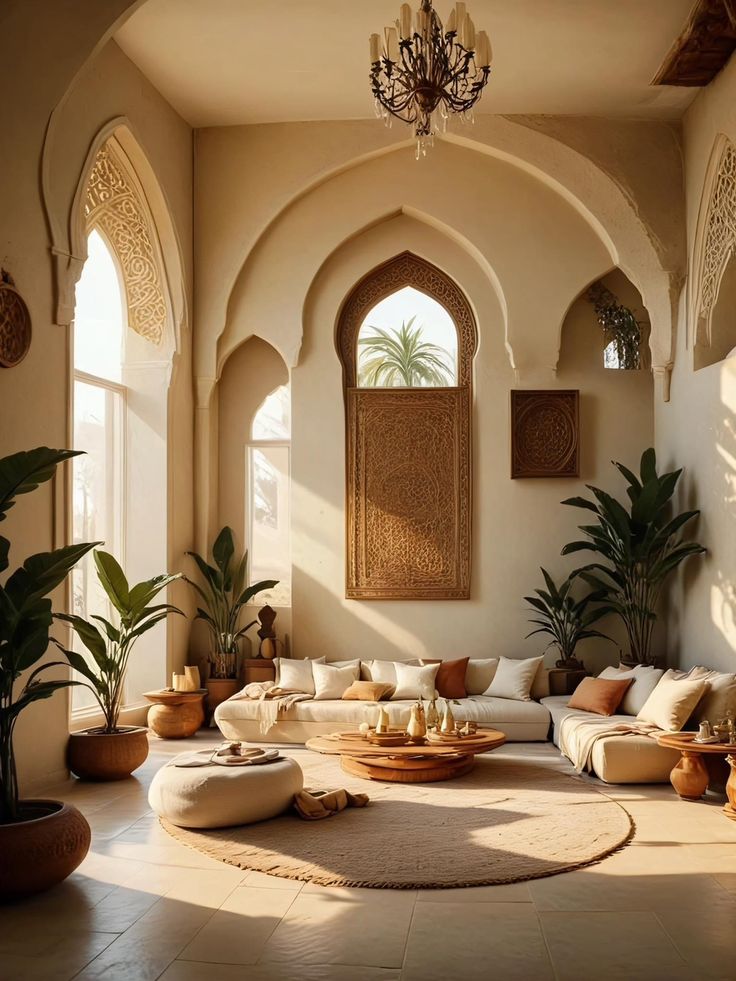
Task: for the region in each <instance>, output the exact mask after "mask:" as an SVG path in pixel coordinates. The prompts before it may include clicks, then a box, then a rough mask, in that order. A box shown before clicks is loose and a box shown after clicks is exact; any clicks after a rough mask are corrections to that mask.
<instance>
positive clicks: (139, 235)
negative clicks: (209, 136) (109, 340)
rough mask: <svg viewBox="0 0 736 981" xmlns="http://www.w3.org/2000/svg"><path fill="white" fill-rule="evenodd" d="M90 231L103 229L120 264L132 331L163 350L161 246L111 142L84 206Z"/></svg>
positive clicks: (89, 185)
mask: <svg viewBox="0 0 736 981" xmlns="http://www.w3.org/2000/svg"><path fill="white" fill-rule="evenodd" d="M84 217H85V221H86V225H87V231H88V232H89V231H91V230H92V229H93V228H99V229H100V231H101V232H102V233H103V234H104V236H105V237H106V238H107V239H108V241H109V242H110V245H111V246H112V248H113V249H114V251H115V255H116V256H117V259H118V261H119V263H120V266H121V269H122V273H123V285H124V288H125V298H126V303H127V308H128V326H129V327H130V328H131V330H134V331H135V332H136V333H137V334H140V335H141V337H145V338H146V339H147V340H149V341H152V342H153V343H154V344H161V343H162V341H163V339H164V334H165V330H166V300H165V298H164V291H163V285H162V279H161V271H160V264H159V261H158V255H157V248H156V245H155V242H156V238H155V231H154V229H153V225H152V222H151V220H150V218H149V216H148V207H147V205H146V204H145V201H144V200H143V199H142V195H141V192H140V191H139V190H138V188H137V186H136V185H135V183H134V182H133V180H132V179H131V178H130V177H129V176H128V174H127V171H126V167H125V165H124V163H123V161H122V159H121V158H120V156H119V155H118V154H117V153H116V151H115V149H114V147H113V144H112V142H111V141H108V142H107V143H105V144H104V145H103V146H102V147H100V150H99V152H98V154H97V157H96V159H95V164H94V167H93V168H92V172H91V174H90V177H89V181H88V183H87V194H86V198H85V202H84Z"/></svg>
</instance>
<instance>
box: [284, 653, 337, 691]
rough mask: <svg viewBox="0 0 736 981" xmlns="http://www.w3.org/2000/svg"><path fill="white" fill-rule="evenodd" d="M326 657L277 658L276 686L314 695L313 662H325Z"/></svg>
mask: <svg viewBox="0 0 736 981" xmlns="http://www.w3.org/2000/svg"><path fill="white" fill-rule="evenodd" d="M324 663H325V659H324V658H323V657H318V658H317V659H316V660H312V659H311V658H305V659H304V660H299V661H296V660H292V659H291V658H289V657H277V658H276V686H277V687H278V688H284V689H286V690H287V691H301V692H304V693H305V694H306V695H314V677H313V675H312V665H313V664H324Z"/></svg>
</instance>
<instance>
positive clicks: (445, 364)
mask: <svg viewBox="0 0 736 981" xmlns="http://www.w3.org/2000/svg"><path fill="white" fill-rule="evenodd" d="M357 353H358V384H359V385H360V386H361V387H362V388H434V387H442V386H447V385H455V384H457V329H456V327H455V324H454V323H453V320H452V317H451V316H450V314H449V313H448V312H447V310H446V309H445V308H444V307H443V306H442V305H441V304H440V303H438V302H437V300H435V299H433V298H432V297H431V296H427V294H426V293H422V292H421V291H420V290H418V289H415V288H414V287H413V286H404V287H403V288H401V289H399V290H396V292H395V293H391V294H390V295H389V296H387V297H385V298H384V299H383V300H381V301H380V302H378V303H377V304H376V305H375V306H374V307H373V308H372V309H371V310H369V311H368V313H367V314H366V316H365V317H364V319H363V322H362V324H361V326H360V331H359V334H358V352H357Z"/></svg>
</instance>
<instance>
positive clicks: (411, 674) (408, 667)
mask: <svg viewBox="0 0 736 981" xmlns="http://www.w3.org/2000/svg"><path fill="white" fill-rule="evenodd" d="M394 667H395V669H396V691H395V692H394V693H393V695H392V696H391V701H392V702H393V701H400V700H401V699H406V698H412V699H416V698H425V699H428V700H429V699H432V698H434V692H435V683H436V681H437V672H438V671H439V669H440V666H439V664H426V665H423V666H415V665H413V664H402V663H401V662H400V661H397V662H396V663H395V665H394Z"/></svg>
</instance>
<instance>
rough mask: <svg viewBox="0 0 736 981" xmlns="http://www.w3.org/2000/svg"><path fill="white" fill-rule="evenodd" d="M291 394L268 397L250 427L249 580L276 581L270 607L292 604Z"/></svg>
mask: <svg viewBox="0 0 736 981" xmlns="http://www.w3.org/2000/svg"><path fill="white" fill-rule="evenodd" d="M290 455H291V393H290V391H289V386H288V385H280V386H279V387H278V388H277V389H276V390H275V391H273V392H271V394H270V395H268V396H266V398H265V399H264V400H263V402H262V403H261V405H260V406H259V408H258V410H257V411H256V413H255V415H254V416H253V423H252V425H251V432H250V441H249V443H248V452H247V463H246V465H247V469H248V472H247V474H246V488H247V500H246V515H247V521H248V529H247V540H248V553H249V554H248V559H249V563H248V566H249V578H250V582H251V583H254V582H258V581H260V580H261V579H277V580H278V582H279V584H278V586H277V587H276V588H275V589H274V590H272V591H271V592H270V593H269V597H268V601H269V603H270V604H271V605H272V606H290V605H291V493H290V480H291V460H290Z"/></svg>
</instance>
